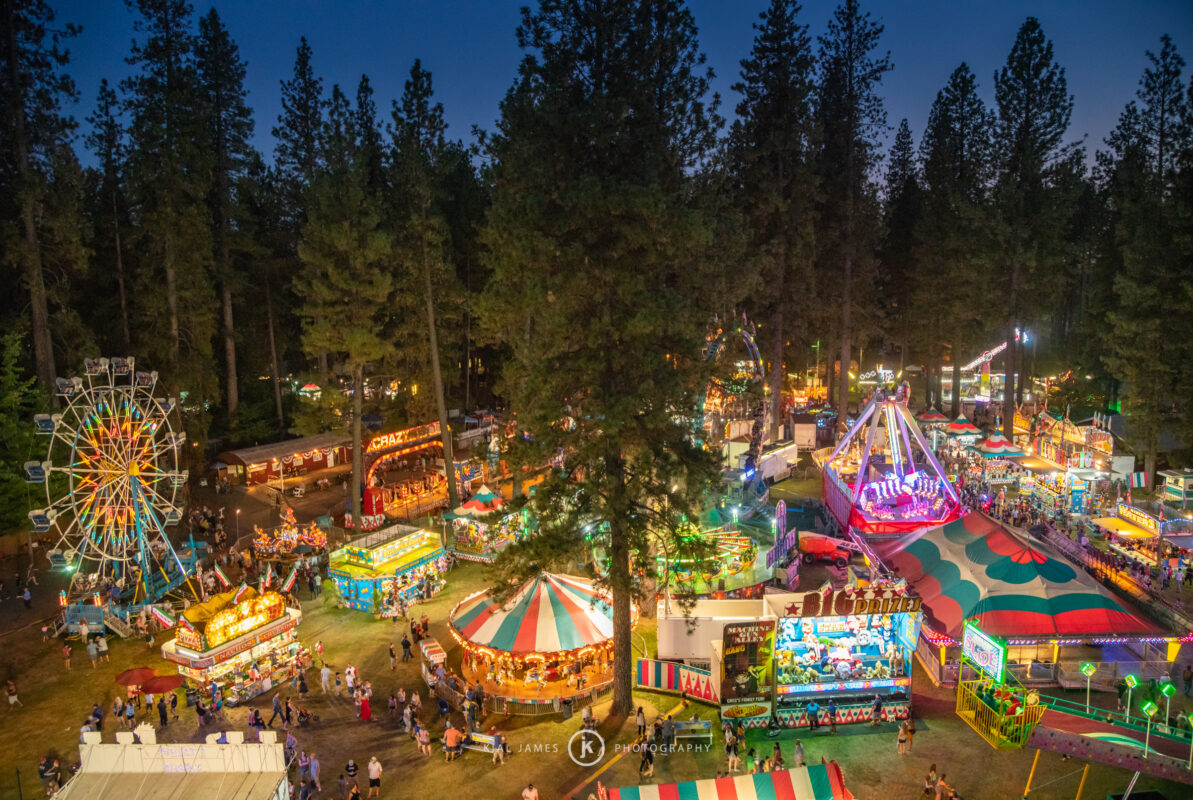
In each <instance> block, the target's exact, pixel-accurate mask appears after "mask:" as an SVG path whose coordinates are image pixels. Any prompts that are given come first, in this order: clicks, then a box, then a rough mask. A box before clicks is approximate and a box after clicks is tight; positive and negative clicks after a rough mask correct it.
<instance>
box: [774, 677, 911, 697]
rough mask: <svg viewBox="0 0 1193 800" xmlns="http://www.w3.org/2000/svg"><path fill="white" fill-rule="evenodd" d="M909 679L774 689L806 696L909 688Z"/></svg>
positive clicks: (785, 686) (779, 691)
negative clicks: (813, 693) (809, 694)
mask: <svg viewBox="0 0 1193 800" xmlns="http://www.w3.org/2000/svg"><path fill="white" fill-rule="evenodd" d="M910 685H911V678H908V677H902V678H882V679H880V680H876V681H840V682H833V683H795V684H790V685H783V686H779V687H776V688H775V692H776V693H777V694H808V693H811V692H816V693H820V692H849V691H859V690H869V689H889V688H893V687H902V686H910Z"/></svg>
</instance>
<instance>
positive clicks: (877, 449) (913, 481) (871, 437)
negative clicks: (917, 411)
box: [814, 384, 960, 535]
mask: <svg viewBox="0 0 1193 800" xmlns="http://www.w3.org/2000/svg"><path fill="white" fill-rule="evenodd" d="M826 450H827V449H826ZM826 450H821V451H818V452H817V453H816V454H815V456H814V458H815V459H816V462H817V466H819V467H820V468H821V471H822V473H823V484H822V485H823V496H824V500H825V504H826V505H827V506H828V509H829V511H830V512H831V513H832V515H833V518H834V519H835V520H836V522H837V524H838V525H839V526H840V527H841V530H842V531H850V530H853V531H855V532H857V533H859V534H862V535H873V534H877V535H891V534H896V535H897V534H905V533H910V532H912V531H916V530H920V529H921V528H925V527H930V526H932V525H938V524H940V523H942V522H947V521H949V520H952V519H956V518H957V516H958V514H959V513H960V501H959V499H958V497H957V492H956V490H955V489H954V488H953V486H952V484H951V483H950V482H949V480H948V477H947V476H946V475H945V473H944V470H943V469H942V468H941V466H940V463H939V462H938V461H937V460H936V456H935V455H933V453H932V448H931V447H929V445H928V443H927V442H926V441H925V440H924V436H923V434H922V433H920V429H919V427H918V426H917V425H916V423H915V420H914V419H913V418H912V416H911V413H910V412H909V411H908V410H907V387H906V384H904V385H903V386H901V387H900V388H899V389H898V390H897V391H895V392H892V393H887V392H885V391H884V390H882V389H878V390H876V391H875V393H874V397H873V399H872V400H871V401H870V402H869V404H867V406H866V407H865V409H864V410H863V411H862V413H861V416H859V417H858V421H857V423H856V424H854V426H853V427H852V428H850V430H849V433H847V434H846V435H845V437H844V438H843V439H842V440H841V442H840V443H839V444H838V445H837V446H836V448H834V449H833V450H832V452H831V454H829V455H826Z"/></svg>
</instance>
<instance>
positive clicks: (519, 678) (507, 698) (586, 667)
mask: <svg viewBox="0 0 1193 800" xmlns="http://www.w3.org/2000/svg"><path fill="white" fill-rule="evenodd" d="M634 614H635V617H636V611H635V612H634ZM448 624H449V626H450V627H451V632H452V636H453V637H455V639H456V641H457V642H458V643H459V644H460V646H461V647H462V648H463V650H464V656H463V659H462V673H463V677H464V679H465V680H466V681H468V682H475V683H480V684H482V685H483V687H484V690H485V694H487V695H490V696H492V697H495V698H497V699H499V700H501V701H503V702H504V708H505V710H506V712H507V713H529V714H536V713H550V712H552V711H553V703H555V702H556V701H560V702H563V701H567V700H578V699H585V698H589V697H592V696H595V695H598V694H603V693H604V692H605V691H607V690H608V689H609V687H610V686H611V685H612V681H613V659H614V652H613V605H612V600H611V599H610V598H609V597H608V596H607V595H606V594H604V593H603V592H602V591H601V590H599V589H598V588H597V587H596V585H595V584H594V583H593V582H592V581H591V580H589V579H587V578H577V577H573V576H571V575H553V574H551V573H547V572H544V573H543V574H542V575H540V576H539V577H537V578H535V579H534V580H531V581H528V582H527V583H525V584H524V585H523V586H522V587H521V588H520V589H518V591H517V592H515V593H514V595H513V596H512V597H511V598H510V599H509V600H508V601H507V602H506V603H504V604H500V603H498V602H497V601H496V600H495V599H493V598H492V597H491V596H490V595H489V593H488V592H487V591H485V592H478V593H477V594H474V595H472V596H470V597H467V598H465V599H464V600H463V601H461V602H460V603H459V604H458V605H456V607H455V608H453V609H452V611H451V613H450V614H449V615H448ZM626 657H627V658H629V657H632V656H631V655H628V654H627V656H626Z"/></svg>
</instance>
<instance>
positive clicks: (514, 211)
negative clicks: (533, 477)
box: [483, 0, 718, 715]
mask: <svg viewBox="0 0 1193 800" xmlns="http://www.w3.org/2000/svg"><path fill="white" fill-rule="evenodd" d="M518 41H519V44H520V45H521V46H522V48H523V49H524V50H525V51H526V54H525V56H524V57H523V60H522V63H521V65H520V67H519V71H518V78H517V80H516V81H515V83H514V86H513V87H512V88H511V89H510V91H509V92H508V94H507V95H506V97H505V99H504V101H503V102H502V105H501V118H500V120H499V122H498V127H497V132H496V134H495V135H494V136H493V137H492V138H491V139H490V140H489V143H488V144H489V154H490V156H491V157H492V159H493V173H492V185H493V192H494V195H493V205H492V208H491V212H490V215H489V218H488V223H487V228H486V231H485V241H486V244H487V245H488V248H489V252H488V259H489V263H490V265H491V266H492V269H493V277H492V280H491V281H490V282H489V286H488V289H487V291H486V296H485V298H484V307H483V310H484V312H485V313H484V317H483V321H484V324H485V325H486V327H487V329H488V331H489V332H490V334H491V335H492V336H494V337H495V338H496V339H498V340H499V341H501V342H503V343H504V344H505V345H506V346H507V347H508V348H509V353H510V357H509V358H508V359H507V361H506V363H505V369H504V374H503V381H502V385H503V390H504V394H505V396H506V397H508V398H509V403H510V408H511V411H512V412H513V413H514V414H516V420H517V428H518V429H519V430H522V431H525V432H526V435H527V436H528V437H529V439H527V440H522V439H521V437H518V438H519V440H520V441H526V442H527V443H528V446H532V447H538V448H540V449H541V451H542V452H544V453H548V454H556V453H558V454H559V455H560V458H561V460H562V463H561V467H560V468H559V469H556V470H552V471H551V472H550V473H549V474H548V475H547V477H546V479H545V480H544V481H543V482H542V483H541V484H539V486H538V488H537V489H536V494H535V500H534V502H535V504H536V507H537V508H538V509H539V511H540V516H539V519H540V525H541V527H540V533H539V535H538V536H536V537H535V538H534V539H532V540H530V541H529V542H526V543H523V544H520V545H516V546H515V547H513V548H507V550H506V551H505V552H503V554H502V557H501V559H499V562H498V565H497V569H498V571H499V574H500V578H501V580H500V582H499V584H498V588H499V589H503V588H504V589H508V588H509V587H510V586H512V585H516V584H517V583H519V582H520V581H521V580H524V579H526V578H528V577H530V576H532V575H534V574H536V573H538V572H539V571H540V570H542V569H545V568H549V567H556V568H561V567H563V568H566V566H567V565H568V564H571V563H574V561H575V559H576V557H577V556H578V554H580V553H581V552H583V551H584V550H585V548H586V547H587V546H589V545H590V544H596V545H597V546H599V547H600V548H601V549H602V550H603V552H604V553H605V554H606V556H607V559H608V569H607V571H606V572H605V574H604V576H603V580H604V581H605V583H606V584H607V585H608V586H609V587H610V588H611V591H612V599H613V643H614V647H615V648H616V649H617V651H618V652H619V653H623V654H624V653H628V652H630V623H631V612H630V609H631V602H632V601H633V600H634V599H635V595H636V593H637V592H638V591H639V585H638V583H637V581H635V580H634V578H633V577H632V575H633V573H632V570H637V569H642V570H646V569H648V566H647V565H648V564H653V560H654V555H655V553H656V552H664V551H665V552H669V553H673V552H674V551H675V549H676V548H680V549H682V548H684V547H686V546H687V541H688V540H690V539H692V538H694V537H684V536H682V535H680V533H679V531H680V528H681V526H682V525H683V520H684V518H685V516H684V515H687V518H695V517H696V515H697V514H698V513H699V511H700V510H701V509H702V508H703V504H704V502H705V500H706V498H705V493H706V492H707V490H708V487H709V486H710V485H711V483H712V481H714V480H715V478H716V475H717V474H718V464H717V463H716V461H717V459H716V458H715V456H714V455H713V454H710V453H709V452H708V451H706V450H705V449H704V448H703V447H701V446H699V445H698V444H697V443H696V442H695V426H696V420H697V419H698V417H699V402H700V398H701V397H702V396H703V393H704V392H703V389H704V386H705V381H706V379H707V371H706V368H705V365H704V360H703V358H702V351H703V345H704V341H705V333H706V324H707V321H708V319H709V317H710V314H711V311H712V309H711V308H710V307H708V306H705V307H700V305H699V304H698V303H697V300H698V299H699V298H702V297H703V296H704V292H705V283H704V282H705V280H706V276H705V274H704V270H705V268H706V264H705V263H704V261H703V254H704V251H705V249H706V247H707V246H708V243H709V237H708V231H709V226H708V224H707V219H706V218H705V217H704V215H703V214H701V213H700V210H699V206H698V204H697V203H696V202H695V200H694V198H693V192H692V190H693V186H694V184H693V180H692V174H691V173H692V171H693V170H696V169H699V168H700V166H701V164H702V163H703V161H704V159H705V158H706V155H707V153H708V151H709V148H711V147H712V145H713V141H714V130H715V118H714V115H713V113H712V112H711V111H710V109H709V107H708V106H707V105H706V98H707V95H708V89H709V86H708V84H709V75H708V73H707V71H706V70H705V68H704V66H703V63H704V58H703V56H702V55H701V53H700V52H699V50H698V47H697V43H696V28H695V24H694V22H693V20H692V17H691V15H690V14H689V13H688V11H687V10H686V9H685V8H684V7H683V6H682V4H681V3H679V2H676V1H675V0H634V1H633V2H621V3H608V2H592V3H572V2H561V1H560V0H541V2H540V3H539V4H538V6H537V8H536V9H534V10H530V9H526V10H524V11H523V16H522V24H521V25H520V27H519V29H518ZM585 521H587V522H589V523H591V527H592V534H591V535H592V537H593V540H592V542H591V543H590V542H586V541H585V537H584V534H583V532H582V531H581V525H582V524H583V523H584V522H585ZM669 545H675V547H670V546H669ZM640 599H641V598H640ZM631 667H632V660H631V659H629V658H617V659H614V663H613V669H614V682H613V706H612V713H613V714H615V715H626V714H628V713H630V712H631V710H632V696H631V690H632V681H631Z"/></svg>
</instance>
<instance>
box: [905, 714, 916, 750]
mask: <svg viewBox="0 0 1193 800" xmlns="http://www.w3.org/2000/svg"><path fill="white" fill-rule="evenodd" d="M914 740H915V720H914V719H912V718H911V717H908V718H907V752H908V753H910V752H911V745H912V742H913V741H914Z"/></svg>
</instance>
